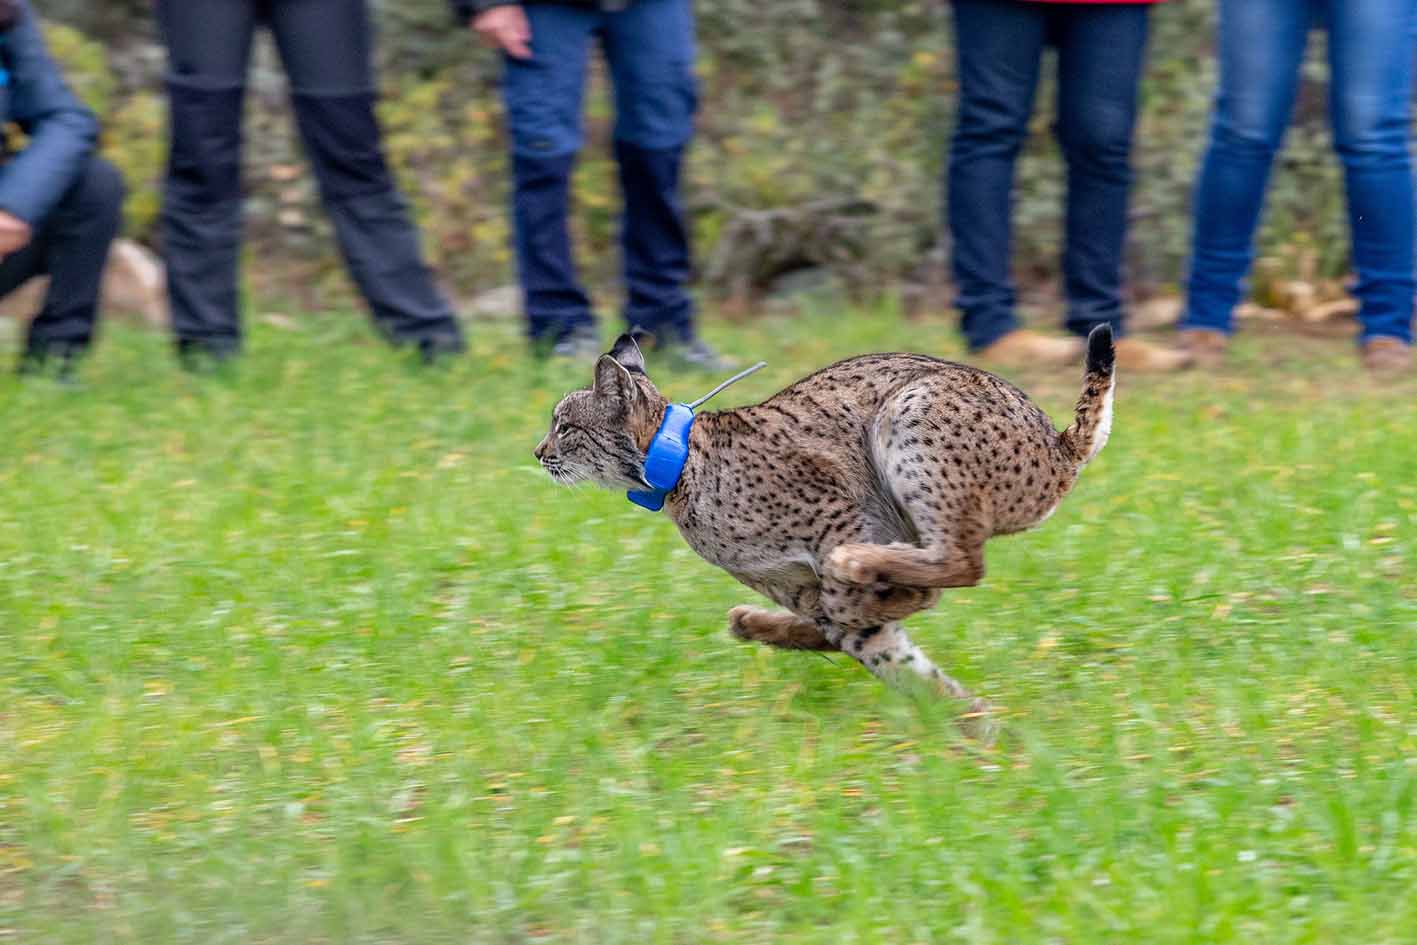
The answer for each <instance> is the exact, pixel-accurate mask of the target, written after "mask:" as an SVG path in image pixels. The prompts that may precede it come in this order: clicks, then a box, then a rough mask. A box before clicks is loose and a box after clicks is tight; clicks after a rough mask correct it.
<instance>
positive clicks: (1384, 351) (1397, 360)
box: [1362, 338, 1412, 374]
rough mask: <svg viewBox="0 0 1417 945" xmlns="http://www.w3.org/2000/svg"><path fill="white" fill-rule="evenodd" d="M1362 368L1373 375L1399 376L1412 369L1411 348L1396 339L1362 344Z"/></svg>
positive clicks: (1376, 340)
mask: <svg viewBox="0 0 1417 945" xmlns="http://www.w3.org/2000/svg"><path fill="white" fill-rule="evenodd" d="M1362 357H1363V367H1365V368H1367V369H1368V370H1369V371H1370V372H1371V373H1373V374H1401V373H1402V372H1404V371H1406V370H1407V369H1408V368H1410V367H1412V346H1411V345H1409V344H1406V343H1404V342H1402V341H1400V340H1398V339H1397V338H1369V339H1368V340H1367V341H1365V342H1363V354H1362Z"/></svg>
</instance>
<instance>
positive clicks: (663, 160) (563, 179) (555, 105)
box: [503, 0, 697, 340]
mask: <svg viewBox="0 0 1417 945" xmlns="http://www.w3.org/2000/svg"><path fill="white" fill-rule="evenodd" d="M525 9H526V15H527V19H528V20H529V21H530V25H531V48H532V58H531V59H529V60H519V59H513V58H510V57H508V58H507V59H506V71H505V74H504V79H503V92H504V94H505V97H506V103H507V121H508V126H509V131H510V135H511V140H512V176H513V200H512V215H513V222H514V225H515V231H516V233H515V248H516V254H517V265H518V271H519V274H520V278H521V283H522V290H523V295H524V299H525V306H526V315H527V322H528V331H529V333H530V335H531V337H532V338H533V339H546V340H556V339H557V338H560V337H564V336H565V335H567V334H569V333H571V332H572V331H574V330H576V329H578V328H583V327H588V326H590V325H592V324H593V323H594V319H593V316H592V313H591V301H590V297H589V296H588V295H587V294H586V292H585V290H584V289H583V288H582V286H581V284H580V281H579V279H578V278H577V275H576V267H575V262H574V259H573V256H572V249H571V240H570V233H569V226H568V221H569V216H570V195H571V173H572V170H573V168H574V166H575V159H576V154H577V153H578V152H579V151H580V148H581V144H582V131H581V127H582V124H581V106H582V99H583V94H584V90H585V80H586V67H587V62H588V59H589V56H590V52H591V48H592V46H593V44H594V43H595V42H596V41H598V42H599V44H600V46H601V47H602V49H603V50H604V52H605V57H606V60H607V62H608V64H609V66H610V76H611V80H612V81H613V83H614V87H615V157H616V160H617V162H618V164H619V168H620V175H619V176H620V188H621V192H622V194H623V197H624V201H625V204H624V215H623V217H622V220H621V245H622V250H623V253H624V276H625V288H626V304H625V321H626V323H627V324H628V325H631V326H638V327H641V328H644V329H646V330H648V331H653V332H657V333H660V334H666V333H667V334H669V335H671V336H676V337H688V335H689V334H690V333H691V331H692V320H693V304H692V302H691V300H690V298H689V295H688V292H687V289H686V285H687V283H688V280H689V274H690V256H689V232H688V225H687V223H686V221H685V217H684V211H683V207H682V205H681V203H680V197H679V175H680V168H681V165H682V161H683V153H684V148H685V147H686V146H687V144H688V142H689V139H690V137H691V136H692V134H693V121H694V111H695V108H696V106H697V91H696V86H695V81H694V74H693V67H694V19H693V7H692V4H691V2H690V0H636V2H635V3H632V4H630V5H629V6H628V7H626V8H625V9H623V10H616V11H602V10H599V9H595V8H589V7H578V6H570V5H563V4H551V3H545V4H528V5H527V6H526V7H525Z"/></svg>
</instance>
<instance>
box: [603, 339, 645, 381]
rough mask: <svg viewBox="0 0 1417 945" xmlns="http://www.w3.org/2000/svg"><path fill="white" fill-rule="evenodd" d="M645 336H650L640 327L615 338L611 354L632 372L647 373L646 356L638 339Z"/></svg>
mask: <svg viewBox="0 0 1417 945" xmlns="http://www.w3.org/2000/svg"><path fill="white" fill-rule="evenodd" d="M643 337H648V336H647V335H646V334H645V333H644V332H642V331H640V330H639V329H635V330H634V331H631V332H627V333H626V334H623V335H621V336H620V337H619V338H617V339H615V346H614V347H613V348H611V349H610V356H611V357H612V358H614V359H615V360H616V362H617V363H619V364H620V366H621V367H623V368H624V369H625V370H627V371H629V372H630V373H632V374H643V373H645V356H644V353H643V352H641V351H640V346H639V343H638V341H636V338H643Z"/></svg>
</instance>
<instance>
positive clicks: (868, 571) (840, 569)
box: [826, 544, 884, 584]
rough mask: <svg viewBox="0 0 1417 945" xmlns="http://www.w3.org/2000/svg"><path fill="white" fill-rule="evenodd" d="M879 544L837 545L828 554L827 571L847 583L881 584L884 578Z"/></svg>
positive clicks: (828, 574) (831, 575) (829, 574)
mask: <svg viewBox="0 0 1417 945" xmlns="http://www.w3.org/2000/svg"><path fill="white" fill-rule="evenodd" d="M881 551H882V548H881V546H879V545H863V544H846V545H837V546H836V547H835V548H833V549H832V552H831V554H829V555H827V564H826V573H827V576H828V577H832V578H835V579H836V580H838V581H843V582H845V583H847V584H879V583H881V582H882V581H883V580H884V578H883V577H882V575H881V569H880V552H881Z"/></svg>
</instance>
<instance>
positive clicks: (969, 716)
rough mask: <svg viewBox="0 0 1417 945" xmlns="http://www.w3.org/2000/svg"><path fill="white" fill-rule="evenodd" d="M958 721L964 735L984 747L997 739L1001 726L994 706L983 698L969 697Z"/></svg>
mask: <svg viewBox="0 0 1417 945" xmlns="http://www.w3.org/2000/svg"><path fill="white" fill-rule="evenodd" d="M958 722H959V728H960V731H962V732H963V733H964V734H965V736H966V737H968V738H971V739H973V740H974V741H976V742H978V743H979V744H980V745H983V746H985V747H990V746H992V745H993V744H994V743H995V742H997V741H998V739H999V731H1000V729H1001V728H1002V725H1001V723H1000V721H999V717H998V714H997V713H996V712H995V710H994V707H993V706H992V705H990V704H989V703H988V702H987V701H986V700H984V699H970V700H969V704H968V706H967V708H966V709H965V711H964V712H963V713H962V714H961V715H960V716H959V720H958Z"/></svg>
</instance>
